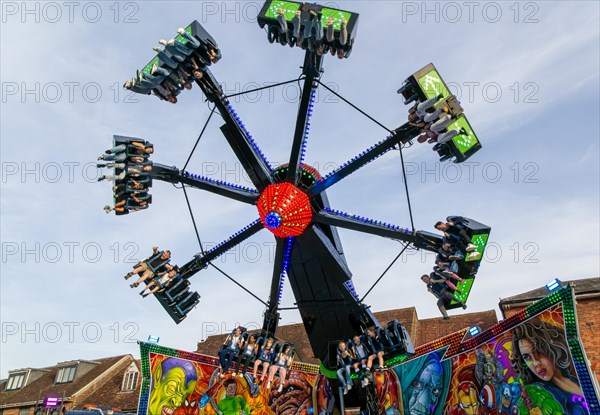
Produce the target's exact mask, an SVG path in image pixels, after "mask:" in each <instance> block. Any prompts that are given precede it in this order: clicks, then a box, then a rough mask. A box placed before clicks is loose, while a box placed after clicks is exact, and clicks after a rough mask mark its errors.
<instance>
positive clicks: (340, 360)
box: [336, 341, 354, 395]
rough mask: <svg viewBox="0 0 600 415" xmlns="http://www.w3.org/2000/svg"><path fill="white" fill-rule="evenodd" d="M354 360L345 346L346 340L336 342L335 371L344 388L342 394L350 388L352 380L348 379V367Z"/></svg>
mask: <svg viewBox="0 0 600 415" xmlns="http://www.w3.org/2000/svg"><path fill="white" fill-rule="evenodd" d="M353 361H354V356H353V355H352V352H351V351H350V350H348V349H347V348H346V342H344V341H341V342H339V343H338V347H337V367H338V370H337V372H336V374H337V377H338V379H339V380H340V383H341V385H342V388H343V389H344V395H345V394H347V393H348V391H349V390H350V389H352V380H351V379H350V368H351V367H352V362H353Z"/></svg>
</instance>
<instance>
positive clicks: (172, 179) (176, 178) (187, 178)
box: [150, 163, 258, 205]
mask: <svg viewBox="0 0 600 415" xmlns="http://www.w3.org/2000/svg"><path fill="white" fill-rule="evenodd" d="M150 177H152V179H154V180H161V181H164V182H168V183H182V184H186V185H188V186H190V187H194V188H197V189H202V190H206V191H208V192H211V193H215V194H218V195H221V196H225V197H227V198H229V199H234V200H238V201H240V202H244V203H248V204H251V205H254V204H255V203H256V200H257V199H258V192H257V191H256V190H254V189H250V188H247V187H243V186H239V185H236V184H231V183H227V182H224V181H222V180H215V179H211V178H209V177H204V176H200V175H197V174H192V173H189V172H187V171H182V170H179V169H177V167H170V166H165V165H164V164H159V163H154V167H153V169H152V172H151V173H150Z"/></svg>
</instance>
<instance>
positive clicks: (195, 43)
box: [181, 32, 200, 49]
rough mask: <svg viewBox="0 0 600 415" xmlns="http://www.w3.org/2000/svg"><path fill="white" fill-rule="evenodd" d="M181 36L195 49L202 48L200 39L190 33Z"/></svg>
mask: <svg viewBox="0 0 600 415" xmlns="http://www.w3.org/2000/svg"><path fill="white" fill-rule="evenodd" d="M181 36H183V37H184V38H185V39H186V40H187V41H188V44H189V45H190V46H192V47H193V48H194V49H198V47H199V46H200V42H199V41H198V39H196V38H195V37H194V36H192V35H190V34H189V33H188V32H183V34H182V35H181Z"/></svg>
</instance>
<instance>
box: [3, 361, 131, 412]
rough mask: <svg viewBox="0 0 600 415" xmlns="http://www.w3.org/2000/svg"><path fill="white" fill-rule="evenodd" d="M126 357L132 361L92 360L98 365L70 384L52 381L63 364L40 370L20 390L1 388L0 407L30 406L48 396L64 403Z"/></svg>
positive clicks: (76, 377)
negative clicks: (32, 379) (33, 378)
mask: <svg viewBox="0 0 600 415" xmlns="http://www.w3.org/2000/svg"><path fill="white" fill-rule="evenodd" d="M127 356H129V357H130V358H131V359H133V358H132V357H131V355H121V356H114V357H107V358H103V359H97V360H94V362H96V363H98V364H96V365H95V366H94V367H92V368H91V369H90V370H89V371H88V372H87V373H84V374H83V375H81V376H77V374H76V376H75V379H74V380H73V382H70V383H62V384H55V383H54V380H55V379H56V373H57V372H58V370H59V369H60V368H61V367H64V366H65V365H64V363H59V364H57V365H55V366H51V367H46V368H42V370H44V371H45V373H43V374H42V375H41V376H40V377H39V378H38V379H36V380H34V381H32V382H28V383H27V385H25V386H24V387H22V388H21V389H18V390H14V391H6V390H4V388H2V390H0V407H6V406H8V407H11V406H19V404H25V403H29V404H30V405H31V404H33V403H35V402H36V401H37V399H38V397H40V399H43V398H44V397H45V396H48V395H52V396H60V397H62V396H64V397H65V401H67V400H68V398H70V397H71V396H73V395H75V394H76V393H77V392H79V391H81V389H83V388H84V387H85V386H87V385H89V384H90V383H92V382H93V381H94V380H96V379H97V378H99V377H100V376H101V375H102V374H104V372H106V371H107V370H109V369H111V368H112V367H113V366H115V365H116V364H117V363H119V362H120V361H121V360H123V359H124V358H125V357H127ZM75 362H77V361H74V362H73V363H75ZM33 370H35V369H33ZM11 372H12V371H11Z"/></svg>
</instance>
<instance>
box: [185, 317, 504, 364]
mask: <svg viewBox="0 0 600 415" xmlns="http://www.w3.org/2000/svg"><path fill="white" fill-rule="evenodd" d="M374 314H375V317H377V320H379V321H380V322H381V324H384V323H387V322H388V321H391V320H398V321H399V322H401V323H402V325H404V327H406V330H407V331H408V334H409V335H410V338H411V340H412V342H413V344H414V345H415V346H419V345H422V344H425V343H428V342H430V341H433V340H435V339H437V338H439V337H443V336H445V335H447V334H450V333H454V332H455V331H458V330H461V329H464V328H465V327H470V326H473V325H477V326H479V328H481V329H482V330H486V329H488V328H490V327H491V326H493V325H494V324H496V323H497V322H498V319H497V317H496V312H495V311H493V310H488V311H482V312H479V313H466V314H458V315H455V316H452V318H451V319H450V320H444V319H443V318H442V317H439V318H429V319H424V320H419V318H418V316H417V310H416V308H415V307H407V308H399V309H396V310H387V311H380V312H377V313H374ZM226 336H227V334H219V335H215V336H209V337H208V338H206V340H204V341H202V342H199V343H198V346H197V348H196V352H197V353H201V354H208V355H213V356H216V355H217V353H218V351H219V349H220V347H221V345H222V344H223V341H224V340H225V337H226ZM277 337H278V338H279V339H281V340H283V341H286V342H290V343H293V344H294V346H295V348H296V361H299V362H304V363H312V364H319V361H318V360H317V359H316V358H315V357H314V356H313V353H312V349H311V347H310V343H309V341H308V336H307V335H306V330H305V329H304V325H303V324H290V325H287V326H281V327H279V328H278V329H277Z"/></svg>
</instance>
